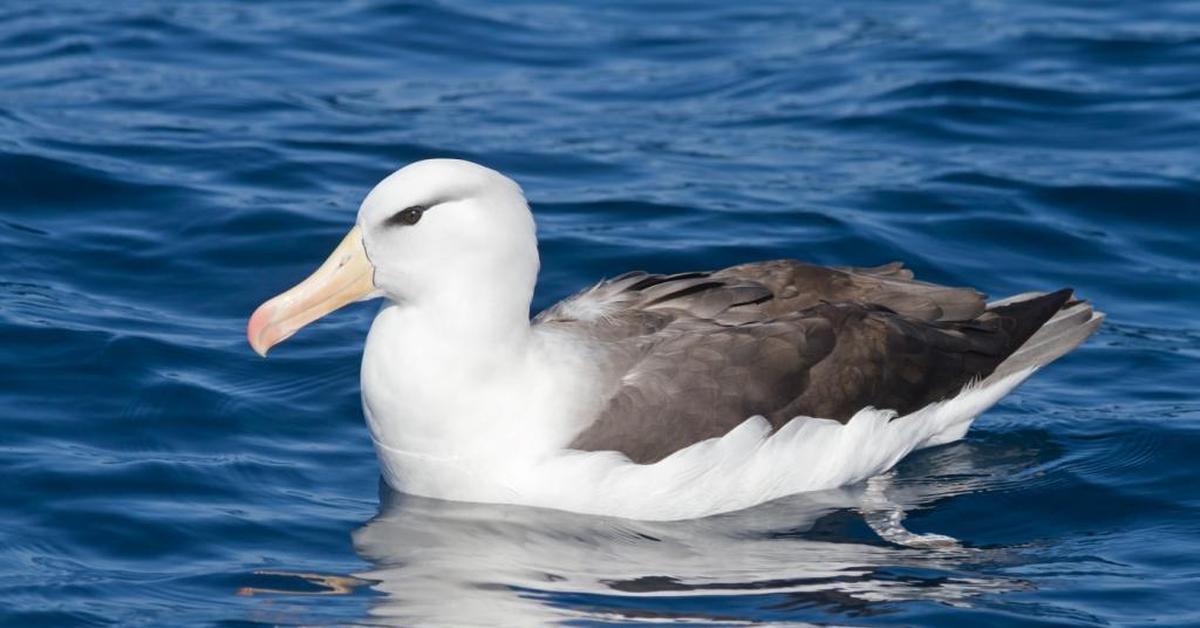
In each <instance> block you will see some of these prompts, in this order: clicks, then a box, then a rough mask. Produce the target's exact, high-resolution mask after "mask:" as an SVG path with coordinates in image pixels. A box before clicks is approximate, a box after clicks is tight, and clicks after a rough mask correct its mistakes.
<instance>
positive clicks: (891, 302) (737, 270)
mask: <svg viewBox="0 0 1200 628" xmlns="http://www.w3.org/2000/svg"><path fill="white" fill-rule="evenodd" d="M713 277H714V278H718V279H722V280H731V281H736V282H753V283H756V284H759V285H762V286H764V287H766V288H767V289H768V290H770V291H771V293H772V294H773V295H774V298H773V299H772V300H770V301H767V302H764V303H763V308H762V309H763V313H764V314H765V315H767V316H781V315H783V314H787V313H790V312H797V311H800V310H805V309H808V308H810V307H813V306H815V305H819V304H821V303H840V302H846V301H848V302H853V303H863V304H873V305H882V306H883V307H886V308H888V309H890V310H892V311H895V312H899V313H900V314H904V315H906V316H910V317H913V318H917V319H920V320H927V321H965V320H971V319H973V318H975V317H976V316H979V315H980V314H982V313H983V311H984V309H985V308H986V307H987V299H986V297H985V295H983V294H981V293H979V292H977V291H975V290H973V289H971V288H952V287H947V286H939V285H937V284H931V283H926V282H923V281H917V280H916V279H914V278H913V274H912V271H910V270H908V269H906V268H904V266H903V265H901V264H900V263H899V262H893V263H891V264H887V265H884V266H877V267H874V268H828V267H825V266H815V265H813V264H805V263H803V262H798V261H795V260H775V261H770V262H756V263H753V264H743V265H740V266H732V267H730V268H726V269H724V270H721V271H718V272H716V273H713Z"/></svg>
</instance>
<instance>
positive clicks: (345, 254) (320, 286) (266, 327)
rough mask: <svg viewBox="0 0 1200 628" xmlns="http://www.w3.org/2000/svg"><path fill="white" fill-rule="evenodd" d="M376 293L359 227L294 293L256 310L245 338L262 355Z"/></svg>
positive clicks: (372, 269)
mask: <svg viewBox="0 0 1200 628" xmlns="http://www.w3.org/2000/svg"><path fill="white" fill-rule="evenodd" d="M374 290H375V267H373V266H372V265H371V260H369V259H367V251H366V249H365V248H363V241H362V230H360V229H359V228H358V227H357V226H356V227H354V228H353V229H351V230H350V233H347V234H346V237H345V238H343V239H342V243H341V244H339V245H338V246H337V248H336V249H334V250H333V254H332V255H330V256H329V259H327V260H325V263H324V264H321V267H320V268H318V269H317V270H316V272H314V273H313V274H311V275H309V277H308V278H307V279H305V280H304V281H302V282H300V283H298V284H296V286H295V287H293V288H292V289H291V290H288V291H287V292H284V293H283V294H281V295H279V296H277V297H275V298H273V299H271V300H270V301H267V302H266V303H263V304H262V305H260V306H258V309H257V310H254V314H252V315H251V316H250V322H249V324H247V325H246V338H247V339H248V340H249V341H250V346H251V347H253V348H254V351H255V352H256V353H258V354H259V355H261V356H264V357H265V356H266V355H267V351H268V350H270V349H271V347H273V346H275V345H277V344H279V343H281V342H283V341H284V340H287V339H288V338H289V337H290V336H291V335H292V334H294V333H296V332H297V331H299V330H300V329H301V328H302V327H304V326H305V325H307V324H309V323H311V322H313V321H315V320H317V319H318V318H321V317H322V316H325V315H326V314H328V313H330V312H332V311H334V310H336V309H338V308H340V307H342V306H343V305H346V304H347V303H353V302H355V301H361V300H362V299H365V298H367V297H368V296H370V295H371V293H372V292H374Z"/></svg>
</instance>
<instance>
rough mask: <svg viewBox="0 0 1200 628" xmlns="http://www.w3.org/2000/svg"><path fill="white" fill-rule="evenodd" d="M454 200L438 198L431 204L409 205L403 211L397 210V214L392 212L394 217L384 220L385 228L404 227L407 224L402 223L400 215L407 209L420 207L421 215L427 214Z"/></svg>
mask: <svg viewBox="0 0 1200 628" xmlns="http://www.w3.org/2000/svg"><path fill="white" fill-rule="evenodd" d="M453 200H454V199H452V198H437V199H434V200H432V201H430V202H429V203H417V204H416V205H409V206H408V207H405V208H403V209H398V210H396V211H395V212H392V215H391V216H388V217H387V218H384V219H383V225H384V226H385V227H394V226H396V225H403V224H405V223H404V222H402V221H401V220H400V214H402V213H403V212H404V210H406V209H412V208H414V207H420V208H421V213H425V212H427V211H429V210H431V209H433V208H434V207H437V206H438V205H441V204H442V203H449V202H450V201H453Z"/></svg>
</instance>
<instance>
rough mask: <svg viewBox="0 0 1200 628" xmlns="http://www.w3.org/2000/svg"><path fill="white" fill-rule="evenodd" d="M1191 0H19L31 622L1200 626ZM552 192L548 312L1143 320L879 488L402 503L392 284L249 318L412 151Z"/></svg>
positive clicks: (23, 593) (11, 291)
mask: <svg viewBox="0 0 1200 628" xmlns="http://www.w3.org/2000/svg"><path fill="white" fill-rule="evenodd" d="M1197 68H1200V5H1197V4H1196V3H1193V2H1188V1H1185V0H1180V1H1176V2H1145V3H1141V2H1139V3H1127V2H1113V1H1110V2H1103V1H1091V0H1089V1H1077V2H1058V3H1039V2H1028V1H1017V0H1014V1H1009V2H993V1H989V0H952V1H949V2H936V1H933V0H929V1H920V2H906V3H895V2H885V1H878V2H870V1H852V2H845V3H825V2H800V3H797V2H753V3H735V2H715V1H711V0H703V1H689V2H675V1H671V0H661V1H656V2H632V1H621V2H609V3H594V4H590V3H589V4H585V3H577V4H560V3H550V2H511V3H494V2H486V1H483V0H446V1H441V2H384V1H382V0H378V1H377V0H356V1H351V2H344V3H330V2H318V1H310V2H255V3H245V2H235V1H233V0H213V1H208V2H195V3H191V2H187V3H184V2H167V1H162V2H149V1H140V0H136V1H135V0H129V1H123V2H105V3H96V2H6V3H3V4H0V366H2V369H3V376H2V381H3V385H2V386H0V408H3V418H2V419H0V429H2V433H3V436H2V437H0V476H2V477H3V478H4V479H3V484H2V486H3V488H2V489H0V622H2V623H5V624H9V625H53V626H68V625H97V626H99V625H110V624H121V625H127V624H151V625H196V624H201V625H204V624H223V625H255V624H266V625H280V624H281V625H290V624H304V625H314V624H315V625H321V624H336V625H345V624H361V625H387V624H398V625H513V626H530V625H540V624H545V623H566V624H570V625H581V626H583V625H589V626H590V625H608V624H624V623H667V622H670V621H672V620H687V621H690V622H692V623H697V624H701V625H728V624H734V623H742V622H781V623H792V624H795V623H804V622H810V623H818V624H823V623H830V624H838V625H868V624H902V625H921V626H928V625H971V626H981V625H1012V624H1018V623H1019V624H1023V625H1137V624H1155V625H1189V624H1190V625H1195V624H1198V623H1200V602H1198V601H1197V598H1196V592H1197V591H1200V540H1198V537H1200V510H1198V507H1200V483H1198V481H1197V479H1198V478H1197V464H1196V455H1197V452H1198V451H1200V398H1198V392H1197V388H1198V386H1197V384H1198V383H1200V363H1198V362H1197V360H1198V358H1200V323H1198V322H1197V319H1196V314H1195V313H1196V312H1197V311H1200V290H1198V289H1197V288H1198V287H1200V281H1198V280H1200V244H1197V238H1198V236H1200V159H1197V157H1198V156H1200V155H1198V153H1197V147H1198V146H1200V83H1198V81H1197V79H1198V77H1200V74H1198V73H1197ZM435 156H451V157H461V158H467V159H471V160H475V161H479V162H482V163H484V164H487V165H489V166H492V167H494V168H497V169H499V170H502V171H504V172H506V173H508V174H509V175H511V176H512V177H514V178H515V179H517V180H518V181H520V182H521V183H522V184H523V185H524V187H525V189H526V191H527V193H528V195H529V197H530V199H531V201H532V203H533V206H534V209H535V212H536V214H537V217H538V221H539V225H540V236H541V247H542V259H543V271H542V274H541V284H540V287H539V290H538V293H537V297H536V303H535V306H536V307H539V308H540V307H545V306H546V305H548V304H550V303H552V302H554V300H556V299H558V298H561V297H563V296H565V295H567V294H569V293H571V292H573V291H574V290H576V289H579V288H581V287H583V286H585V285H587V284H589V283H590V282H593V281H594V280H595V279H597V278H599V277H601V276H612V275H615V274H618V273H620V272H623V271H626V270H630V269H636V268H641V269H647V270H654V271H682V270H694V269H705V268H714V267H719V266H723V265H729V264H734V263H738V262H743V261H750V260H757V259H765V258H774V257H797V258H801V259H805V260H809V261H813V262H817V263H823V264H856V265H873V264H879V263H884V262H888V261H891V260H903V261H905V262H906V263H907V264H909V265H910V266H911V267H912V268H913V269H915V271H916V272H917V273H918V275H919V276H922V277H924V278H926V279H928V280H931V281H936V282H944V283H949V284H963V285H972V286H976V287H978V288H980V289H982V290H984V291H986V292H988V293H990V294H992V295H995V296H1003V295H1007V294H1012V293H1017V292H1023V291H1026V290H1032V289H1040V290H1046V289H1053V288H1058V287H1061V286H1071V287H1074V288H1076V289H1077V290H1079V291H1080V293H1081V294H1082V295H1084V296H1086V297H1087V298H1089V299H1091V300H1092V301H1093V302H1094V303H1095V304H1096V306H1097V307H1098V308H1099V309H1101V310H1103V311H1105V312H1107V313H1108V314H1109V317H1110V318H1109V320H1108V322H1107V323H1106V325H1105V326H1104V327H1103V328H1102V329H1101V331H1100V332H1099V333H1098V334H1097V335H1096V336H1095V337H1094V338H1093V339H1092V341H1091V342H1089V344H1087V345H1086V346H1084V347H1083V348H1081V349H1079V350H1078V351H1077V352H1075V353H1074V354H1072V355H1070V356H1068V357H1066V358H1065V359H1063V360H1061V361H1060V362H1059V363H1057V364H1055V365H1053V366H1052V367H1049V368H1048V369H1046V370H1045V371H1043V372H1041V373H1039V374H1037V375H1036V376H1035V377H1034V378H1033V379H1032V380H1031V381H1030V382H1029V383H1027V384H1026V385H1025V386H1024V387H1023V388H1021V389H1020V390H1019V391H1018V392H1017V393H1015V394H1014V395H1012V396H1010V397H1009V398H1007V399H1006V400H1005V401H1004V402H1002V403H1001V404H1000V405H999V406H998V407H997V408H995V409H994V410H992V411H991V412H989V413H988V414H986V415H985V416H983V417H982V418H981V419H980V420H979V421H978V422H977V423H976V425H975V427H974V428H973V430H972V431H971V433H970V434H969V435H968V437H967V438H966V439H965V440H964V441H962V442H959V443H956V444H952V445H949V446H944V447H940V448H936V449H932V450H926V451H923V452H920V453H918V454H915V455H913V456H912V457H910V458H909V459H907V460H906V461H904V462H903V463H902V464H901V465H900V466H899V468H898V469H897V470H896V473H895V476H894V477H893V478H892V480H891V485H890V487H889V489H888V491H887V493H888V499H890V500H891V501H892V502H894V503H897V504H900V505H902V506H904V507H905V508H907V509H908V511H909V512H908V518H907V520H906V521H905V523H906V525H907V526H908V527H909V528H911V529H913V530H915V531H918V532H932V533H939V534H946V535H950V536H953V537H955V538H957V539H959V540H960V541H961V542H962V545H963V546H962V547H961V548H943V549H912V548H906V547H901V546H898V545H895V544H892V543H889V542H886V541H884V540H882V539H880V538H879V537H877V536H876V535H875V534H874V533H873V532H871V530H870V529H869V528H868V527H867V525H866V524H865V523H864V521H863V516H862V514H861V512H860V509H861V500H862V499H863V496H864V491H865V489H864V488H863V487H847V488H846V489H844V490H839V491H831V492H828V493H821V494H814V495H804V496H797V497H795V498H790V499H785V500H782V501H780V502H776V503H773V504H768V505H765V506H762V507H759V508H755V509H751V510H748V511H744V512H740V513H733V514H729V515H724V516H718V517H712V518H709V519H704V520H700V521H692V522H681V523H673V524H663V523H659V524H645V523H638V522H631V521H622V520H615V519H604V518H596V517H581V516H574V515H567V514H563V513H554V512H547V511H540V510H530V509H522V508H512V507H498V506H481V505H472V504H452V503H443V502H438V501H434V500H427V499H417V498H411V497H406V496H403V495H397V494H395V493H391V492H389V491H387V490H386V489H382V488H381V487H380V484H379V481H378V470H377V467H376V463H375V459H374V454H373V452H372V448H371V442H370V439H369V437H368V435H367V432H366V429H365V427H364V424H363V420H362V417H361V410H360V405H359V392H358V380H357V371H358V361H359V356H360V351H361V346H362V342H363V339H364V334H365V331H366V329H367V326H368V324H369V321H370V319H371V317H372V316H373V314H374V310H375V306H373V305H360V306H356V307H352V308H348V309H347V310H345V311H342V312H339V313H337V314H335V315H333V316H331V317H329V318H328V319H326V320H324V321H322V322H320V323H318V324H316V325H314V326H313V327H312V328H310V329H307V330H305V331H304V332H302V333H301V334H300V335H298V336H297V337H296V338H294V339H293V340H291V341H289V342H288V343H287V344H286V345H283V346H281V347H280V348H279V349H277V350H276V351H275V352H273V353H272V356H271V358H270V359H268V360H262V359H260V358H258V357H257V356H255V355H254V354H253V353H252V352H251V351H250V349H249V347H248V346H247V345H246V343H245V338H244V325H245V321H246V317H247V316H248V315H249V313H250V312H251V311H252V310H253V308H254V307H255V306H256V305H257V304H258V303H259V302H261V301H262V300H264V299H266V298H267V297H269V296H271V295H273V294H275V293H276V292H278V291H279V290H280V289H282V288H283V287H286V286H288V285H291V284H292V283H293V282H295V281H297V280H298V279H300V278H301V277H303V276H304V275H305V274H307V272H308V271H310V270H311V269H312V268H313V267H314V266H315V265H316V264H317V263H319V261H320V260H322V259H323V258H324V256H325V255H326V254H327V253H328V251H329V250H330V249H331V248H332V247H333V246H334V245H335V244H336V243H337V241H338V239H339V238H340V236H341V234H342V233H344V231H345V229H346V228H347V226H348V225H349V224H350V222H351V221H352V220H353V217H354V214H355V211H356V209H357V205H358V202H359V201H360V200H361V198H362V196H363V195H364V194H365V193H366V191H367V190H368V189H369V188H370V187H371V186H372V185H373V184H374V183H375V181H376V180H378V179H379V178H381V177H382V176H384V175H386V174H387V173H388V172H390V171H391V170H393V169H395V168H396V167H398V166H400V165H402V164H404V163H406V162H409V161H412V160H416V159H421V158H426V157H435Z"/></svg>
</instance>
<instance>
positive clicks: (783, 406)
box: [570, 277, 1071, 463]
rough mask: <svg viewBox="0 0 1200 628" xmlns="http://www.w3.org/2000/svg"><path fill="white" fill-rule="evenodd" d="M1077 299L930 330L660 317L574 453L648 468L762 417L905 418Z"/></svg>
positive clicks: (819, 313)
mask: <svg viewBox="0 0 1200 628" xmlns="http://www.w3.org/2000/svg"><path fill="white" fill-rule="evenodd" d="M707 278H708V277H706V278H705V279H707ZM691 279H700V278H699V277H693V278H691ZM691 279H688V280H686V281H691ZM681 281H683V280H681ZM668 283H669V282H668ZM702 285H703V284H702V282H701V283H695V284H692V289H694V290H695V292H692V293H689V294H687V295H681V296H680V297H679V298H681V299H683V298H686V299H701V300H715V299H717V297H714V296H709V297H703V296H702V293H703V292H705V291H706V290H717V291H719V290H721V287H720V286H716V287H708V288H705V287H701V286H702ZM1070 295H1071V292H1070V291H1069V290H1064V291H1060V292H1057V293H1053V294H1050V295H1046V296H1043V297H1040V298H1035V299H1031V300H1028V301H1022V302H1019V303H1014V304H1011V305H1005V306H1001V307H997V308H993V309H992V310H988V311H985V312H983V313H982V314H981V315H979V316H977V317H975V318H974V319H973V320H968V321H936V320H935V321H929V320H925V319H923V318H920V317H917V316H911V315H905V314H901V313H899V312H897V311H894V310H892V309H890V308H888V307H884V306H881V305H869V304H862V303H850V302H845V303H821V304H818V305H816V306H813V307H810V308H808V309H805V310H803V311H800V312H793V313H790V314H788V315H785V316H781V317H779V318H776V319H771V320H765V321H755V322H749V323H743V324H738V325H728V324H723V323H720V322H717V321H718V320H719V319H720V318H722V317H723V316H724V315H725V313H726V312H728V311H731V310H737V308H738V307H742V306H744V305H750V306H755V307H761V306H762V305H763V303H766V301H763V302H750V303H746V304H740V305H739V304H737V303H736V301H738V300H737V299H733V300H732V301H733V302H734V303H733V304H731V305H727V306H726V307H725V309H724V310H721V311H718V312H717V313H716V315H715V316H714V317H713V318H711V319H701V318H698V317H695V316H690V315H676V316H671V315H669V314H660V319H659V320H658V323H657V324H658V325H659V326H658V327H657V329H654V330H653V331H652V332H650V333H647V334H643V335H642V336H636V337H633V338H630V339H627V341H626V342H627V343H631V344H636V345H637V346H638V354H637V355H636V357H634V358H633V360H634V361H633V363H632V364H629V365H628V367H627V368H624V369H622V370H621V372H622V373H623V375H622V377H621V379H620V382H619V385H618V386H617V387H616V391H615V393H614V394H613V395H612V397H611V398H610V399H609V401H608V402H607V405H606V406H605V407H604V409H603V410H602V411H601V413H600V415H599V416H598V418H597V419H596V421H594V422H593V423H592V424H591V425H590V426H589V427H587V428H586V429H585V430H583V431H582V432H581V433H580V434H579V435H578V436H577V437H576V438H575V440H574V441H573V442H572V443H571V445H570V446H571V447H572V448H576V449H582V450H588V451H597V450H615V451H620V452H622V453H624V454H625V455H627V456H628V457H629V458H630V459H631V460H633V461H634V462H639V463H649V462H655V461H657V460H660V459H662V458H663V457H665V456H667V455H670V454H671V453H672V452H674V451H677V450H679V449H682V448H683V447H686V446H688V445H691V444H693V443H696V442H699V441H701V440H704V439H707V438H712V437H714V436H720V435H723V434H725V433H726V432H728V431H729V430H730V429H732V428H733V427H735V426H736V425H737V424H739V423H741V422H742V421H743V420H745V419H746V418H747V417H750V416H753V415H762V416H764V417H766V418H767V419H768V420H769V421H770V422H771V424H772V425H773V426H774V427H776V428H778V427H781V426H782V425H784V424H785V423H787V422H788V421H790V420H791V419H792V418H794V417H796V416H812V417H821V418H828V419H834V420H838V421H842V422H845V421H847V420H849V418H850V417H852V416H853V415H854V414H855V413H856V412H858V411H859V410H861V409H863V408H865V407H867V406H872V407H876V408H880V409H890V410H896V411H897V412H898V413H900V414H907V413H909V412H912V411H914V410H917V409H919V408H921V407H924V406H925V405H928V404H929V403H933V402H935V401H938V400H941V399H945V398H947V397H950V396H953V395H954V394H956V393H957V392H958V391H959V390H961V388H962V387H963V386H964V385H966V384H967V383H969V382H970V381H972V380H975V379H978V378H982V377H985V376H986V375H987V374H989V373H991V372H992V371H993V370H994V369H995V368H996V366H998V365H999V364H1000V363H1001V362H1003V361H1004V359H1005V358H1006V357H1008V356H1009V355H1011V354H1012V353H1013V352H1014V351H1016V350H1017V349H1018V348H1019V347H1020V346H1021V344H1022V343H1024V342H1025V341H1026V340H1027V339H1028V338H1029V337H1030V336H1031V335H1032V334H1033V333H1034V332H1035V331H1037V329H1038V328H1039V327H1041V325H1042V324H1043V323H1045V322H1046V321H1047V320H1049V319H1050V318H1051V317H1052V316H1053V315H1054V314H1055V313H1056V312H1058V311H1059V309H1061V308H1062V306H1063V305H1064V304H1065V303H1067V301H1068V300H1069V298H1070ZM676 311H680V310H676ZM613 316H614V317H617V318H619V317H620V316H621V314H620V313H616V314H614V315H613ZM635 339H639V340H637V341H636V342H635Z"/></svg>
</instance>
